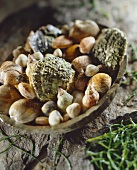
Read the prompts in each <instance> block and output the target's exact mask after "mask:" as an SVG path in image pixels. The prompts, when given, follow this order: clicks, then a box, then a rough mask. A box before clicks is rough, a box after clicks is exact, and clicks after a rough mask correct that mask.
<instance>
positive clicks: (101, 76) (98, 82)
mask: <svg viewBox="0 0 137 170" xmlns="http://www.w3.org/2000/svg"><path fill="white" fill-rule="evenodd" d="M88 84H92V85H93V86H94V88H95V90H96V91H98V92H99V93H102V94H104V93H106V92H107V91H108V90H109V89H110V87H111V84H112V78H111V77H110V76H109V75H108V74H106V73H97V74H95V75H94V76H93V77H91V78H90V80H89V83H88Z"/></svg>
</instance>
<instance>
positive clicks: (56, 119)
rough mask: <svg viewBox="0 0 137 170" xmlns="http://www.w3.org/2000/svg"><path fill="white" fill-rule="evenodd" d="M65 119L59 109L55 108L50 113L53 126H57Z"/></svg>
mask: <svg viewBox="0 0 137 170" xmlns="http://www.w3.org/2000/svg"><path fill="white" fill-rule="evenodd" d="M61 121H63V117H62V116H61V114H60V112H59V111H58V110H53V111H52V112H51V113H50V115H49V124H50V125H51V126H55V125H58V124H60V123H61Z"/></svg>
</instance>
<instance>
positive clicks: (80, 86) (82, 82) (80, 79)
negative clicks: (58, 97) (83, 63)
mask: <svg viewBox="0 0 137 170" xmlns="http://www.w3.org/2000/svg"><path fill="white" fill-rule="evenodd" d="M87 83H88V77H86V76H85V74H84V73H79V74H78V76H77V78H76V81H75V88H76V89H77V90H80V91H82V92H83V91H84V90H85V88H86V86H87Z"/></svg>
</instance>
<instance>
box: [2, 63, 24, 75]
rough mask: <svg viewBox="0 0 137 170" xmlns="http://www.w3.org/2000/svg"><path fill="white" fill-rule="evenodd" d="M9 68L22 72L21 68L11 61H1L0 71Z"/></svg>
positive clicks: (9, 69)
mask: <svg viewBox="0 0 137 170" xmlns="http://www.w3.org/2000/svg"><path fill="white" fill-rule="evenodd" d="M11 70H14V71H17V72H19V73H23V68H22V67H21V66H20V65H18V64H15V63H14V62H13V61H5V62H3V63H2V65H1V67H0V71H3V72H7V71H11Z"/></svg>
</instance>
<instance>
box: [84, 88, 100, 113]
mask: <svg viewBox="0 0 137 170" xmlns="http://www.w3.org/2000/svg"><path fill="white" fill-rule="evenodd" d="M98 101H99V93H98V92H97V91H96V90H95V89H94V90H93V89H92V91H89V94H85V95H84V97H83V99H82V107H83V111H85V110H87V109H89V108H90V107H92V106H94V105H95V104H97V103H98Z"/></svg>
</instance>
